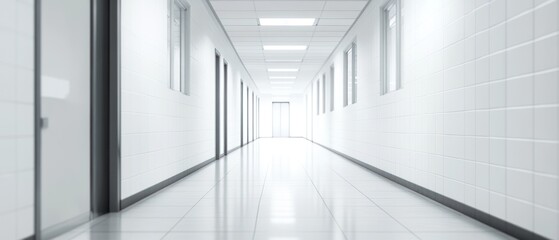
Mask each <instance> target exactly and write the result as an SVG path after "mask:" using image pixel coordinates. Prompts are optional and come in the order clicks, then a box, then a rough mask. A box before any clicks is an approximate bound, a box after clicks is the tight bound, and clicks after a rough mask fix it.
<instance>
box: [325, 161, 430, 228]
mask: <svg viewBox="0 0 559 240" xmlns="http://www.w3.org/2000/svg"><path fill="white" fill-rule="evenodd" d="M332 171H333V172H334V173H335V174H336V175H338V176H339V177H340V178H342V179H343V180H344V181H345V182H347V183H348V184H349V185H351V186H352V187H353V188H354V189H355V190H357V191H358V192H359V193H361V194H362V195H363V196H364V197H365V198H367V199H368V200H369V201H371V202H372V203H373V204H374V205H375V206H376V207H377V208H378V209H380V210H381V211H383V212H384V213H386V215H388V216H390V217H391V218H392V219H393V220H394V221H396V222H397V223H398V224H400V226H402V227H404V228H405V229H406V230H408V231H409V232H410V233H411V234H413V235H414V236H415V237H416V238H417V239H421V238H420V237H419V236H418V235H417V234H416V233H415V232H414V231H412V230H411V229H409V228H408V227H407V226H406V225H404V224H403V223H401V222H400V221H399V220H398V219H396V218H395V217H394V216H392V215H391V214H390V213H388V212H387V211H386V210H385V209H384V208H382V207H381V206H379V205H378V204H377V203H376V202H375V201H373V200H372V199H371V198H370V197H368V196H367V195H366V194H365V193H363V192H362V191H361V190H359V189H358V188H357V187H355V185H353V183H351V182H350V181H349V180H347V179H346V178H345V177H343V176H342V175H340V174H339V173H338V172H337V171H336V170H334V169H332Z"/></svg>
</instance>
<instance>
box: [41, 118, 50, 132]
mask: <svg viewBox="0 0 559 240" xmlns="http://www.w3.org/2000/svg"><path fill="white" fill-rule="evenodd" d="M48 127H49V118H46V117H43V118H41V129H47V128H48Z"/></svg>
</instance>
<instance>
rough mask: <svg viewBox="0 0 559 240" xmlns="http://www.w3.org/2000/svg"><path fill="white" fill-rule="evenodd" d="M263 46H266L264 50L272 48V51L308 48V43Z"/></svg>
mask: <svg viewBox="0 0 559 240" xmlns="http://www.w3.org/2000/svg"><path fill="white" fill-rule="evenodd" d="M262 47H263V48H264V50H272V51H289V50H294V51H302V50H307V45H264V46H262Z"/></svg>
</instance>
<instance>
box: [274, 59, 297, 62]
mask: <svg viewBox="0 0 559 240" xmlns="http://www.w3.org/2000/svg"><path fill="white" fill-rule="evenodd" d="M302 61H303V59H299V60H297V59H266V62H302Z"/></svg>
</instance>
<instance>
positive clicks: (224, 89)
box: [223, 59, 229, 155]
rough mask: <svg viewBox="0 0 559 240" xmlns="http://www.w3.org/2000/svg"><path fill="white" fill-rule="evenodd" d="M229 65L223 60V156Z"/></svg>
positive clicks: (225, 138)
mask: <svg viewBox="0 0 559 240" xmlns="http://www.w3.org/2000/svg"><path fill="white" fill-rule="evenodd" d="M228 71H229V64H228V63H227V61H225V59H223V100H224V101H223V154H224V155H227V115H228V114H227V99H228V98H227V74H228Z"/></svg>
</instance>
